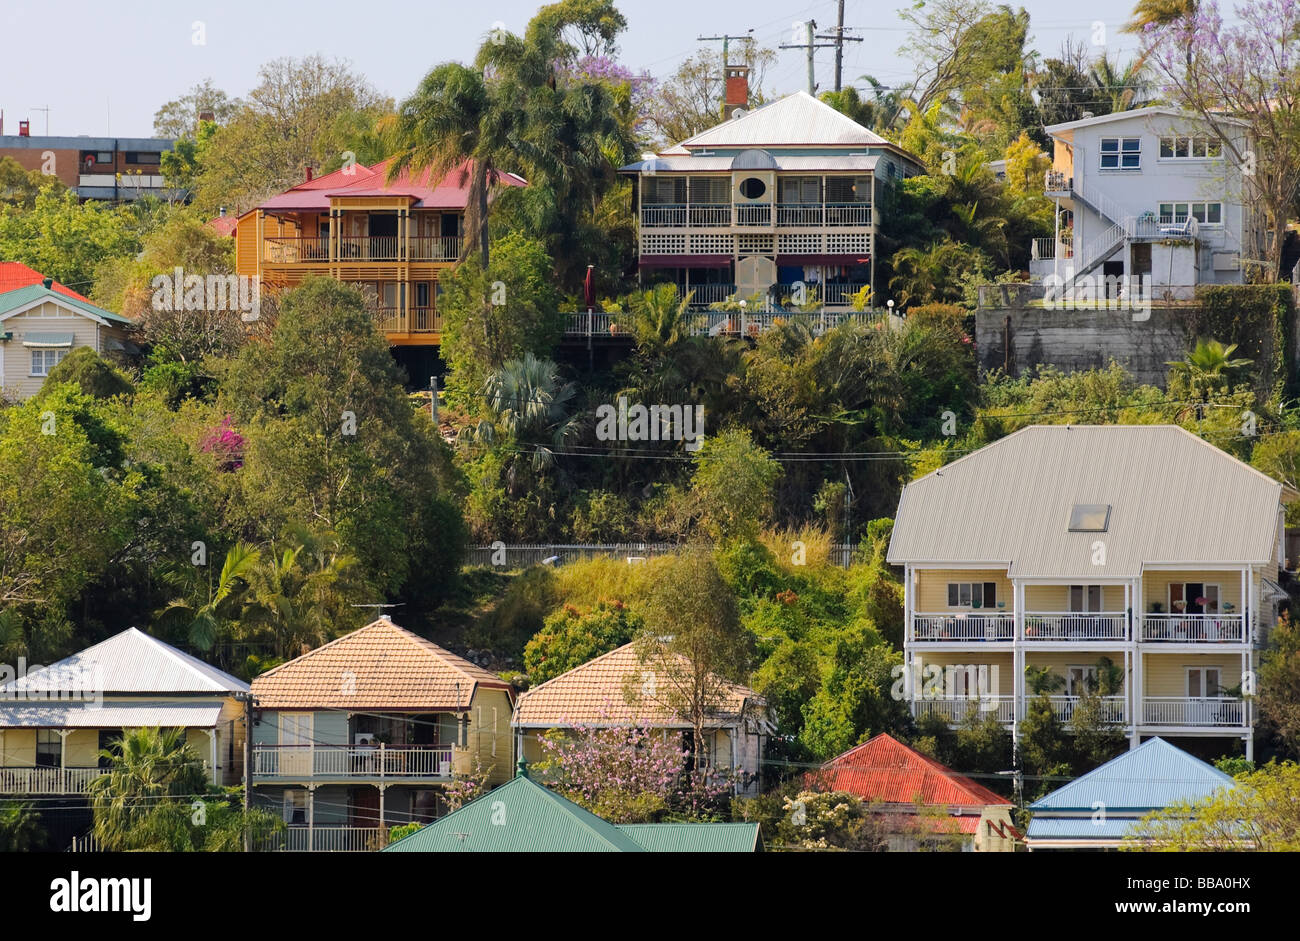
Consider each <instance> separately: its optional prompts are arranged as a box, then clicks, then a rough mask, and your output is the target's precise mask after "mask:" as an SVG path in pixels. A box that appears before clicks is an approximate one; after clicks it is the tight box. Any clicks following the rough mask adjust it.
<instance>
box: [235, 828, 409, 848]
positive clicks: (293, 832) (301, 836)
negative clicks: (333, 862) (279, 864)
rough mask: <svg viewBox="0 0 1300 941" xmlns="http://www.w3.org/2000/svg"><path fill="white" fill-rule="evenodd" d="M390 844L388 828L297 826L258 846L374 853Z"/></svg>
mask: <svg viewBox="0 0 1300 941" xmlns="http://www.w3.org/2000/svg"><path fill="white" fill-rule="evenodd" d="M387 844H388V829H387V828H386V827H336V826H326V827H316V826H313V827H304V826H301V825H294V826H291V827H288V828H286V829H285V830H284V831H283V832H282V833H277V834H276V835H275V836H273V837H271V838H270V839H269V840H267V841H266V842H264V843H263V844H262V845H260V846H258V847H257V849H258V851H259V852H272V853H277V852H278V853H373V852H376V851H377V850H381V849H383V848H384V847H385V846H386V845H387Z"/></svg>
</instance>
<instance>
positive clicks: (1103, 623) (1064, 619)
mask: <svg viewBox="0 0 1300 941" xmlns="http://www.w3.org/2000/svg"><path fill="white" fill-rule="evenodd" d="M1127 638H1128V615H1127V614H1125V613H1124V612H1122V611H1104V612H1096V613H1093V612H1086V613H1085V612H1078V611H1049V612H1042V613H1039V612H1034V613H1032V614H1031V613H1029V612H1026V613H1025V640H1061V641H1073V640H1126V639H1127Z"/></svg>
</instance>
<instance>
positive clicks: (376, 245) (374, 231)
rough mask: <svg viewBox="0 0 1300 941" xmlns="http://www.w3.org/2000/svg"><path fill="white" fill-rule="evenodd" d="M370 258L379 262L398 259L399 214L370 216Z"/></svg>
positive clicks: (387, 213) (380, 213)
mask: <svg viewBox="0 0 1300 941" xmlns="http://www.w3.org/2000/svg"><path fill="white" fill-rule="evenodd" d="M369 235H370V257H371V258H372V259H375V260H377V261H392V260H395V259H396V258H397V241H398V240H397V213H395V212H372V213H371V214H370V232H369Z"/></svg>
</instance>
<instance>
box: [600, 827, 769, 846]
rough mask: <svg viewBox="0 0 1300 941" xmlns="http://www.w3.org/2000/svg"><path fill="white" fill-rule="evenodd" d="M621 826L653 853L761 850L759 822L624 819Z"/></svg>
mask: <svg viewBox="0 0 1300 941" xmlns="http://www.w3.org/2000/svg"><path fill="white" fill-rule="evenodd" d="M619 829H620V830H622V831H623V832H624V833H625V834H627V835H628V836H630V837H631V838H632V839H634V840H636V842H637V843H639V844H640V845H641V846H642V847H644V848H645V849H647V850H649V851H650V852H652V853H757V852H759V851H760V850H762V849H763V841H762V839H761V838H760V836H759V832H758V824H756V823H624V824H620V825H619Z"/></svg>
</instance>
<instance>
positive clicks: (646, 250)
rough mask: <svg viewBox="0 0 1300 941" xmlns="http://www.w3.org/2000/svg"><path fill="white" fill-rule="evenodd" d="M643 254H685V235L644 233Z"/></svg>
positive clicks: (642, 240)
mask: <svg viewBox="0 0 1300 941" xmlns="http://www.w3.org/2000/svg"><path fill="white" fill-rule="evenodd" d="M641 254H642V255H685V254H686V236H685V235H642V236H641Z"/></svg>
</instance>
